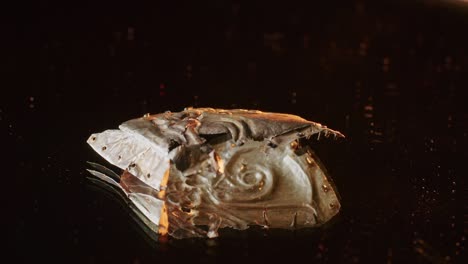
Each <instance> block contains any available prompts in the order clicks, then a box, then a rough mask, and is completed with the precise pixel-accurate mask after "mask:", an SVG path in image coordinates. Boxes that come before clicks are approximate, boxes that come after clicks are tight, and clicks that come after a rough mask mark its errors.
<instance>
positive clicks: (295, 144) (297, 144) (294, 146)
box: [290, 140, 299, 150]
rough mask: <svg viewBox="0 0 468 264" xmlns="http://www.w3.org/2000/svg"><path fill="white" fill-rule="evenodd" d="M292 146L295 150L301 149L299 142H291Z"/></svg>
mask: <svg viewBox="0 0 468 264" xmlns="http://www.w3.org/2000/svg"><path fill="white" fill-rule="evenodd" d="M290 146H291V148H292V149H293V150H296V149H297V148H298V147H299V143H298V142H297V140H294V141H293V142H291V144H290Z"/></svg>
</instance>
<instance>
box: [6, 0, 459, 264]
mask: <svg viewBox="0 0 468 264" xmlns="http://www.w3.org/2000/svg"><path fill="white" fill-rule="evenodd" d="M36 2H37V3H35V4H33V5H26V4H24V5H18V6H17V7H16V8H15V9H13V10H11V12H9V10H6V11H7V12H6V13H7V14H6V15H7V16H6V18H7V19H6V22H5V24H4V25H5V26H6V27H5V30H4V31H3V32H2V39H3V40H2V43H3V44H6V46H5V47H4V48H3V51H4V52H3V53H4V55H3V58H2V68H3V69H2V71H3V73H4V74H5V77H4V78H3V80H4V81H5V84H4V85H3V87H2V95H1V97H0V98H1V99H0V100H1V101H0V102H1V105H0V127H1V130H0V131H1V133H2V134H1V139H2V152H3V154H2V157H3V158H2V159H3V161H4V162H5V163H4V164H3V167H4V168H5V170H4V173H3V174H4V175H3V177H4V179H6V181H3V182H4V184H3V189H4V191H3V192H2V193H3V194H4V195H5V197H6V198H4V201H3V203H2V205H3V213H2V216H3V217H2V218H3V219H4V220H7V224H5V225H4V226H3V229H4V232H6V233H7V236H6V238H4V241H6V242H7V246H6V251H7V252H8V253H10V254H12V255H13V256H14V257H15V259H16V260H15V261H14V263H19V262H37V261H48V262H53V263H55V262H60V263H70V262H72V263H75V262H76V263H110V262H112V263H178V262H182V261H195V262H214V261H217V262H236V263H242V262H269V261H272V260H281V261H287V262H288V263H294V262H307V263H315V262H316V263H445V262H447V263H461V262H462V260H463V259H464V258H465V257H466V239H467V229H468V228H467V222H468V210H467V207H468V206H467V199H466V197H467V195H466V194H467V190H468V189H467V188H466V186H467V185H466V182H465V181H466V180H465V179H466V175H467V174H466V169H465V168H464V167H465V166H464V165H465V163H466V162H467V157H466V148H467V145H468V144H467V141H468V129H467V122H468V111H467V106H466V104H467V97H466V96H465V94H466V89H467V88H468V48H467V47H468V3H466V4H465V3H462V1H456V0H453V1H450V0H447V1H361V0H356V1H346V2H344V1H303V2H300V1H282V2H279V1H278V2H276V1H225V0H218V1H215V0H211V1H187V2H179V1H177V2H175V1H149V2H147V3H144V4H142V3H141V2H138V3H137V2H129V3H125V4H119V3H103V2H101V1H95V2H91V3H86V2H84V1H81V2H67V1H60V2H59V1H56V2H52V1H36ZM186 106H200V107H202V106H204V107H206V106H208V107H218V108H253V109H260V110H265V111H274V112H286V113H291V114H296V115H300V116H302V117H304V118H307V119H309V120H313V121H317V122H320V123H323V124H326V125H328V126H329V127H331V128H334V129H337V130H340V131H342V132H343V133H344V134H345V135H346V136H347V139H346V141H344V142H333V141H332V140H328V141H321V142H315V143H313V147H314V148H316V149H317V151H318V152H319V155H320V156H321V157H322V159H323V160H322V161H323V162H324V163H325V165H326V167H327V168H328V170H329V171H330V174H331V175H332V177H333V179H334V181H335V183H336V186H337V188H338V191H339V193H340V194H341V198H342V206H343V208H342V211H341V214H340V215H339V216H338V217H337V218H336V219H335V220H334V221H333V223H331V224H330V225H327V226H326V227H325V228H322V229H318V230H301V231H295V232H292V231H278V230H259V229H253V230H248V231H243V232H234V231H229V230H226V231H225V232H222V233H221V237H220V238H218V239H215V240H205V239H191V240H181V241H178V240H173V239H169V241H167V242H166V243H163V244H155V243H152V242H148V241H147V239H146V238H145V236H144V235H142V234H141V233H140V232H139V229H138V228H137V227H136V226H135V224H134V223H133V222H132V220H131V218H130V217H129V215H128V214H127V212H126V211H125V210H124V209H123V208H122V207H121V206H120V205H119V203H118V202H116V201H115V200H113V199H111V198H109V197H108V196H106V195H105V194H104V193H102V192H100V191H96V190H94V189H93V188H92V186H90V184H89V182H88V181H87V180H86V179H85V177H86V176H87V173H86V172H85V168H86V164H85V161H87V160H91V161H100V159H99V157H98V156H97V155H96V154H94V153H93V151H92V150H91V148H89V147H88V146H87V144H86V143H85V141H86V139H87V138H88V136H89V135H90V134H91V133H93V132H99V131H102V130H104V129H109V128H115V127H117V126H118V125H119V124H120V123H121V122H123V121H126V120H128V119H131V118H135V117H139V116H142V115H143V114H145V113H147V112H151V113H159V112H163V111H166V110H171V111H180V110H182V109H183V108H184V107H186Z"/></svg>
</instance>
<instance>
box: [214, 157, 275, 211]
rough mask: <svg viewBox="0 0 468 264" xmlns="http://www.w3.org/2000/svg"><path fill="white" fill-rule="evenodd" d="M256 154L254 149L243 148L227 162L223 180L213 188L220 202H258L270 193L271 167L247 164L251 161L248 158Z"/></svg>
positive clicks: (271, 181)
mask: <svg viewBox="0 0 468 264" xmlns="http://www.w3.org/2000/svg"><path fill="white" fill-rule="evenodd" d="M258 154H259V153H258V149H256V148H244V149H242V150H239V151H237V152H236V153H235V154H234V155H233V156H232V157H231V158H230V159H229V160H228V162H227V164H226V168H225V174H224V178H223V179H222V180H221V181H220V183H219V184H218V185H217V186H216V187H215V188H216V191H217V196H218V198H219V199H220V200H221V201H223V202H248V201H253V200H257V201H260V200H262V199H264V198H265V196H267V195H268V194H269V193H271V191H272V189H273V184H274V171H273V170H272V168H271V166H268V164H265V163H259V162H256V163H251V162H250V163H249V162H247V161H249V160H252V159H251V157H249V156H254V155H258ZM257 159H258V157H257Z"/></svg>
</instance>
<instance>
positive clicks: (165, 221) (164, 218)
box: [158, 170, 169, 236]
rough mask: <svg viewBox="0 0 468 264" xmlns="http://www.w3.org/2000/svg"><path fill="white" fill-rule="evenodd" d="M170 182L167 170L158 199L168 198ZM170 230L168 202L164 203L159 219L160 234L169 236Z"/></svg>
mask: <svg viewBox="0 0 468 264" xmlns="http://www.w3.org/2000/svg"><path fill="white" fill-rule="evenodd" d="M168 181H169V170H166V172H165V173H164V177H163V178H162V180H161V186H160V188H159V189H160V191H159V193H158V198H159V199H161V200H164V198H165V196H166V187H167V182H168ZM168 230H169V217H168V215H167V208H166V202H164V204H163V207H162V208H161V217H160V218H159V228H158V233H159V234H160V235H162V236H165V235H167V233H168Z"/></svg>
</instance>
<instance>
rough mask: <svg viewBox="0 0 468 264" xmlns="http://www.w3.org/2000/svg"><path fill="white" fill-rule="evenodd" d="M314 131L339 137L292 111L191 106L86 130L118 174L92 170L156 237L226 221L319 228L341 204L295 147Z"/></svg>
mask: <svg viewBox="0 0 468 264" xmlns="http://www.w3.org/2000/svg"><path fill="white" fill-rule="evenodd" d="M312 135H317V138H318V137H319V136H320V135H323V136H325V137H329V136H333V137H335V138H339V137H343V135H342V134H341V133H339V132H337V131H334V130H331V129H329V128H327V127H325V126H322V125H321V124H319V123H315V122H311V121H307V120H305V119H303V118H300V117H298V116H294V115H288V114H279V113H266V112H260V111H257V110H242V109H234V110H222V109H212V108H198V109H193V108H187V109H185V110H184V111H182V112H176V113H171V112H166V113H163V114H156V115H145V116H143V117H142V118H138V119H133V120H130V121H127V122H125V123H123V124H122V125H121V126H120V127H119V130H106V131H104V132H102V133H97V134H93V135H91V136H90V138H89V140H88V144H90V145H91V147H92V148H93V149H94V150H95V151H96V152H97V153H98V154H99V155H101V156H102V157H103V158H104V159H106V160H107V161H108V162H110V163H111V164H113V165H115V166H117V167H119V168H121V169H122V170H123V172H122V174H121V175H117V174H115V173H113V172H112V171H111V170H109V169H107V168H105V167H103V166H101V165H98V164H95V163H93V164H92V166H93V169H91V170H89V171H90V172H91V174H93V175H94V176H95V178H94V179H95V182H99V183H100V184H102V186H105V187H106V188H108V187H111V188H112V189H113V190H114V191H116V192H118V193H120V194H121V196H122V197H124V200H125V201H126V204H127V205H128V208H130V209H131V212H132V214H134V215H136V219H139V223H141V224H142V226H143V227H145V230H146V231H148V232H149V233H152V234H158V235H162V236H165V235H167V234H168V235H171V236H172V237H175V238H186V237H200V236H207V237H216V236H218V229H219V228H224V227H232V228H236V229H246V228H248V227H249V226H251V225H262V226H265V227H273V228H302V227H316V226H320V225H322V224H323V223H325V222H327V221H328V220H329V219H331V218H332V217H333V216H335V215H336V214H337V213H338V211H339V209H340V203H339V200H338V197H337V194H336V191H335V188H334V185H333V183H332V182H331V179H330V177H329V175H327V174H326V170H325V169H324V168H323V165H321V163H320V162H319V160H318V157H317V156H316V155H315V153H314V152H313V151H312V150H311V149H310V148H309V147H307V146H301V145H300V144H299V142H301V141H298V139H299V138H306V139H307V138H310V137H311V136H312ZM311 162H313V163H314V166H311V165H310V163H311ZM322 186H327V188H322ZM331 205H333V206H331ZM201 226H207V227H208V229H205V228H201Z"/></svg>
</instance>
